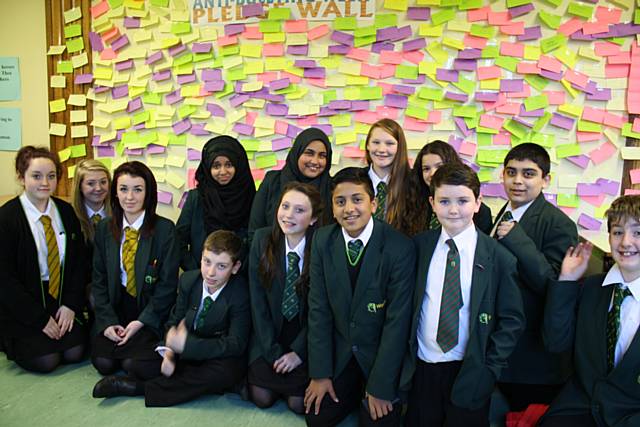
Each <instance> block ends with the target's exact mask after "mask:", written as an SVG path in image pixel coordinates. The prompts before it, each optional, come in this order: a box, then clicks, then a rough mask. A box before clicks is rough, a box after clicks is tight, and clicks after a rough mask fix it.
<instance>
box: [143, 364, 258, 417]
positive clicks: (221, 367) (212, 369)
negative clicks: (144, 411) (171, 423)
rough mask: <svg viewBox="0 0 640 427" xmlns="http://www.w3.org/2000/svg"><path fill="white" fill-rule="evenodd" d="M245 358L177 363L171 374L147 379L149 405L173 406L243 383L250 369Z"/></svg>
mask: <svg viewBox="0 0 640 427" xmlns="http://www.w3.org/2000/svg"><path fill="white" fill-rule="evenodd" d="M246 362H247V361H246V359H244V358H242V357H238V358H227V359H209V360H204V361H185V360H178V361H177V362H176V370H175V372H174V373H173V375H172V376H170V377H168V378H167V377H164V376H159V377H156V378H154V379H152V380H149V381H146V382H145V386H144V401H145V405H146V406H173V405H177V404H179V403H183V402H188V401H190V400H193V399H196V398H198V397H200V396H202V395H204V394H215V393H222V392H224V390H227V389H229V388H231V387H232V386H234V385H235V384H236V383H238V382H240V380H241V379H242V377H243V376H244V374H245V371H246Z"/></svg>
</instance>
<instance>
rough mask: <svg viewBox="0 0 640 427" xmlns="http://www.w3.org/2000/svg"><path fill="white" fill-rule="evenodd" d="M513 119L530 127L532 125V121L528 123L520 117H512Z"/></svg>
mask: <svg viewBox="0 0 640 427" xmlns="http://www.w3.org/2000/svg"><path fill="white" fill-rule="evenodd" d="M513 121H514V122H517V123H520V124H521V125H524V126H526V127H528V128H532V127H533V123H529V122H528V121H526V120H525V119H523V118H522V117H514V118H513Z"/></svg>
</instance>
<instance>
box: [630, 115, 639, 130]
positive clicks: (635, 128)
mask: <svg viewBox="0 0 640 427" xmlns="http://www.w3.org/2000/svg"><path fill="white" fill-rule="evenodd" d="M631 130H632V131H634V132H640V117H636V118H635V119H633V126H632V127H631Z"/></svg>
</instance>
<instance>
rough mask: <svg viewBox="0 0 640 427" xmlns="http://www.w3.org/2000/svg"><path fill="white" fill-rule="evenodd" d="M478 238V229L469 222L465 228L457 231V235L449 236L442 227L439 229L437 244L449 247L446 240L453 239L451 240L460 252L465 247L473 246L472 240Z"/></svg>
mask: <svg viewBox="0 0 640 427" xmlns="http://www.w3.org/2000/svg"><path fill="white" fill-rule="evenodd" d="M477 238H478V230H476V226H475V225H474V224H473V222H471V223H470V224H469V225H468V226H467V228H465V229H464V230H463V231H462V232H461V233H458V235H457V236H455V237H451V236H449V234H448V233H447V232H446V231H445V230H444V227H443V228H442V229H441V231H440V239H438V245H444V246H446V247H447V248H449V245H447V243H446V241H447V240H448V239H453V242H454V243H455V244H456V247H457V248H458V252H460V253H462V252H464V251H465V250H466V249H467V248H470V247H473V242H474V241H475V240H476V239H477Z"/></svg>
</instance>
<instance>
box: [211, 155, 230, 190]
mask: <svg viewBox="0 0 640 427" xmlns="http://www.w3.org/2000/svg"><path fill="white" fill-rule="evenodd" d="M235 174H236V168H235V166H233V163H231V160H229V158H228V157H227V156H218V157H216V158H215V159H213V163H211V178H213V179H214V181H216V182H217V183H218V184H220V185H227V184H228V183H230V182H231V180H232V179H233V177H234V175H235Z"/></svg>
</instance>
